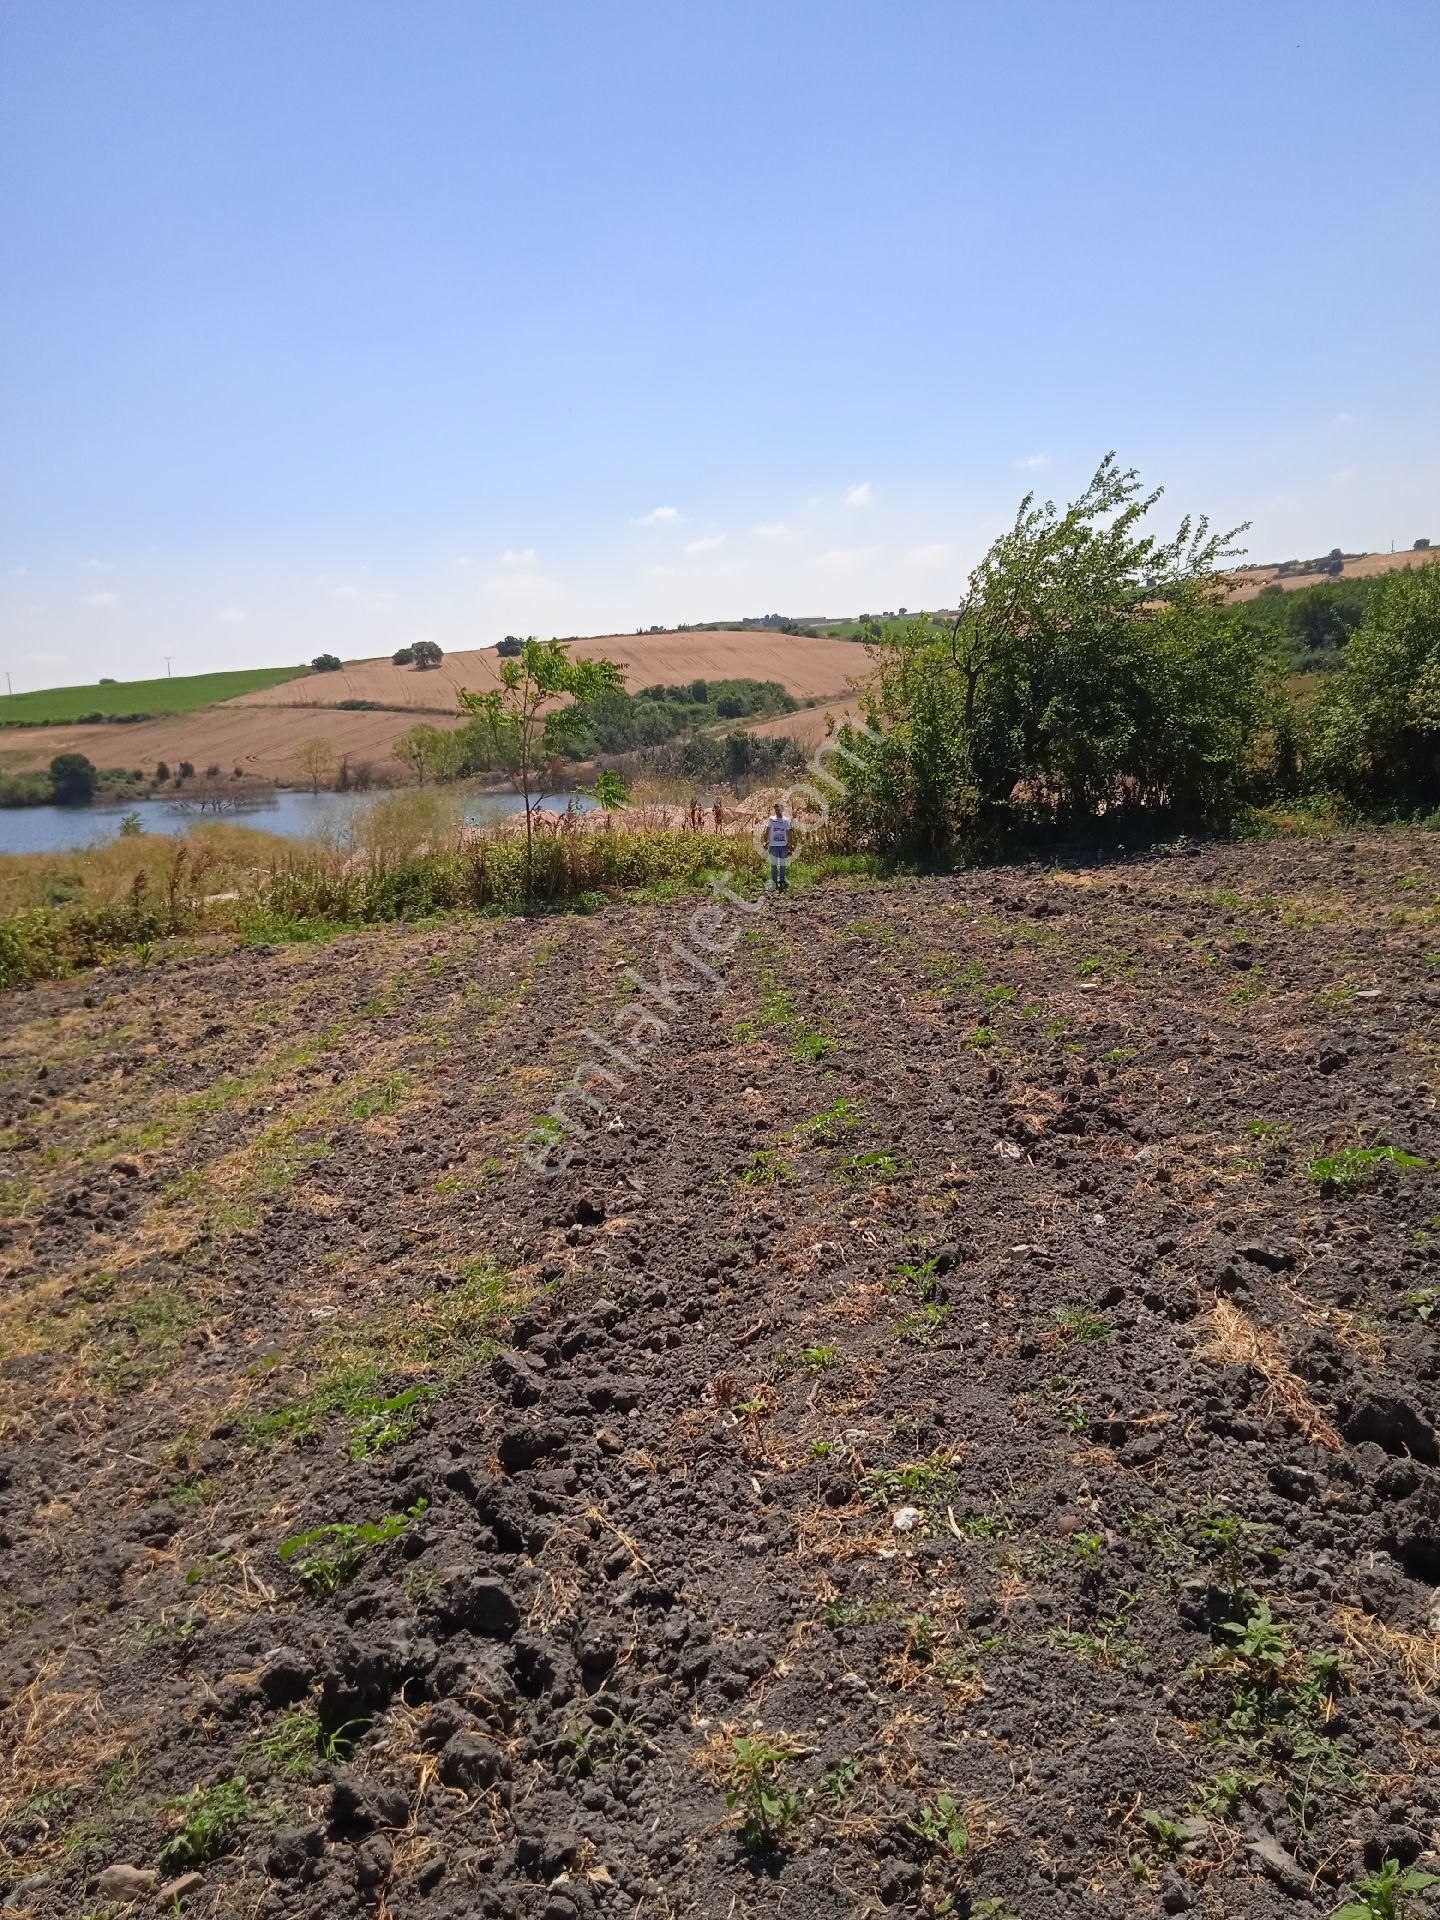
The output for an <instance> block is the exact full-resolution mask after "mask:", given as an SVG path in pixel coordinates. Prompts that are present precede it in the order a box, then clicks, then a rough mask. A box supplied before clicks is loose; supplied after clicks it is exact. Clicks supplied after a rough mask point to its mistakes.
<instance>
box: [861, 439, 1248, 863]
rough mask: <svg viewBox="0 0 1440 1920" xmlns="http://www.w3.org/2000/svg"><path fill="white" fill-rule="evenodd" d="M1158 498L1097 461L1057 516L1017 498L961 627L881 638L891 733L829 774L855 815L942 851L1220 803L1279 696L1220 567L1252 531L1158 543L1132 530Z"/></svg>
mask: <svg viewBox="0 0 1440 1920" xmlns="http://www.w3.org/2000/svg"><path fill="white" fill-rule="evenodd" d="M1160 497H1161V493H1160V490H1159V489H1157V490H1155V491H1153V492H1150V493H1145V492H1144V491H1143V489H1142V487H1141V483H1140V480H1139V477H1138V475H1137V474H1136V473H1135V472H1134V470H1133V469H1130V470H1123V469H1121V468H1120V467H1119V466H1118V465H1117V464H1116V460H1115V456H1114V454H1107V455H1106V457H1105V459H1104V460H1103V461H1102V462H1101V464H1100V466H1099V468H1098V469H1097V471H1096V473H1095V476H1094V478H1093V479H1092V480H1091V482H1090V484H1089V485H1088V486H1087V487H1086V488H1085V490H1084V492H1083V493H1082V494H1081V495H1080V497H1079V499H1078V500H1076V501H1075V502H1074V503H1073V504H1072V505H1071V506H1069V507H1068V508H1067V509H1066V510H1065V511H1064V512H1063V513H1062V512H1060V511H1059V510H1057V508H1056V507H1055V506H1054V504H1053V503H1052V502H1049V501H1047V502H1046V503H1045V505H1044V506H1037V505H1036V504H1035V496H1034V495H1033V494H1027V495H1026V496H1025V498H1024V500H1022V501H1021V503H1020V508H1019V511H1018V513H1017V514H1016V517H1015V521H1014V524H1013V526H1012V527H1011V528H1010V529H1009V530H1008V531H1007V532H1006V533H1004V534H1002V535H1001V537H1000V538H999V539H998V540H996V541H995V543H994V545H993V546H992V547H991V548H990V551H989V552H988V553H987V554H986V556H985V558H984V559H983V560H982V561H981V562H980V565H979V566H978V567H977V568H976V569H975V571H974V572H973V573H972V574H971V576H970V581H969V586H968V589H967V591H966V594H965V597H964V599H963V601H962V602H961V605H960V608H959V611H958V613H957V615H956V617H955V618H954V620H953V621H951V622H949V623H947V624H946V625H944V626H937V625H935V624H934V623H933V622H932V621H931V620H929V619H928V618H927V617H926V616H923V615H922V616H920V617H919V618H917V619H915V620H912V621H910V622H909V623H908V625H906V626H905V627H904V628H901V629H896V628H893V627H892V628H890V629H887V630H886V631H885V632H884V633H883V634H882V636H881V638H880V640H879V642H878V644H877V645H876V646H875V648H874V654H875V658H876V662H877V674H876V676H875V680H874V682H873V683H872V691H871V692H870V693H869V694H868V696H867V700H866V708H867V717H868V719H869V720H870V722H871V725H872V726H874V727H877V728H879V729H880V730H881V731H882V733H883V734H884V735H885V738H884V740H883V741H882V742H881V744H879V745H878V746H875V745H872V746H870V747H869V748H867V749H866V750H865V751H864V752H854V753H853V756H852V757H851V758H848V759H845V760H844V761H843V766H842V769H837V772H839V774H840V777H841V778H842V779H843V781H844V784H845V787H846V795H845V802H844V806H845V812H846V813H847V815H848V817H849V820H850V822H851V824H852V826H854V827H855V828H857V829H858V830H859V831H860V832H861V833H862V834H863V835H865V836H866V837H868V838H870V839H872V840H874V841H876V842H877V843H881V844H885V843H889V844H892V845H904V844H909V845H912V846H914V845H918V846H919V847H921V848H925V847H930V848H934V847H939V846H943V845H944V844H946V843H947V842H948V841H949V840H950V839H951V838H952V837H953V836H954V835H955V833H956V832H957V831H959V830H960V829H961V828H962V827H965V826H967V825H969V824H971V823H972V822H974V821H975V820H976V819H978V818H981V817H985V816H992V817H993V816H996V815H998V814H1001V813H1007V814H1011V815H1014V814H1017V813H1023V814H1026V815H1029V816H1031V817H1036V818H1044V819H1052V820H1071V821H1075V820H1084V819H1092V818H1094V817H1096V816H1097V815H1099V814H1101V813H1113V812H1114V811H1116V810H1117V809H1119V808H1125V807H1133V806H1151V807H1163V808H1167V809H1170V810H1172V811H1175V812H1178V813H1182V814H1186V815H1192V816H1199V817H1204V816H1210V815H1216V814H1222V813H1223V812H1224V811H1225V809H1226V807H1227V806H1228V805H1229V803H1230V802H1231V800H1232V799H1233V797H1234V795H1235V792H1236V790H1237V787H1238V784H1239V780H1240V777H1241V773H1242V770H1243V766H1244V761H1245V757H1246V754H1247V752H1248V750H1249V748H1250V745H1251V743H1252V741H1253V739H1254V737H1255V735H1256V733H1257V731H1258V729H1259V727H1260V725H1261V722H1262V720H1263V718H1264V717H1265V714H1266V711H1267V701H1268V698H1269V694H1270V686H1269V682H1268V678H1267V668H1268V664H1269V663H1268V657H1267V651H1266V648H1265V646H1264V644H1263V642H1262V641H1261V640H1260V639H1259V637H1258V636H1257V635H1256V634H1255V633H1254V632H1253V630H1251V629H1250V628H1249V627H1248V626H1246V625H1244V624H1243V623H1241V622H1238V621H1236V620H1234V619H1233V618H1231V617H1230V615H1229V613H1228V611H1227V609H1226V608H1225V606H1224V605H1223V602H1222V595H1221V589H1220V586H1219V583H1218V582H1217V580H1216V579H1215V577H1214V575H1215V569H1216V567H1217V565H1218V564H1219V562H1221V561H1222V560H1224V559H1227V558H1229V557H1230V556H1231V555H1233V554H1234V553H1236V552H1237V551H1239V549H1237V548H1236V547H1235V546H1234V545H1233V544H1232V543H1233V540H1234V538H1235V535H1236V534H1238V533H1240V532H1243V531H1244V529H1243V528H1236V529H1234V530H1233V532H1231V533H1226V534H1213V533H1211V531H1210V527H1209V523H1208V521H1206V520H1205V519H1203V518H1202V519H1200V520H1198V521H1196V520H1192V519H1191V518H1190V517H1189V516H1187V517H1186V518H1185V519H1184V520H1183V521H1182V522H1181V523H1180V526H1179V529H1178V530H1177V532H1176V533H1175V535H1174V537H1173V538H1172V539H1170V540H1168V541H1161V540H1160V539H1159V538H1158V537H1157V536H1156V535H1154V534H1148V533H1145V532H1144V531H1142V522H1143V521H1144V519H1145V517H1146V515H1147V514H1148V513H1149V512H1150V511H1151V509H1152V508H1153V507H1154V506H1155V504H1156V502H1157V501H1158V500H1159V499H1160ZM841 745H842V747H845V746H848V747H850V748H852V749H854V748H855V745H856V743H855V740H854V737H853V735H852V736H847V735H846V734H845V733H844V732H843V730H842V735H841Z"/></svg>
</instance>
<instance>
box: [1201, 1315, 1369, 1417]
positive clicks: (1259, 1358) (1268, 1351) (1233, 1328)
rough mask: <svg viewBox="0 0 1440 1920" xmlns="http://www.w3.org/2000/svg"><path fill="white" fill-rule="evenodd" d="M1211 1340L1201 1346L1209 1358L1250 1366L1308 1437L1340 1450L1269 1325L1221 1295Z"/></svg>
mask: <svg viewBox="0 0 1440 1920" xmlns="http://www.w3.org/2000/svg"><path fill="white" fill-rule="evenodd" d="M1210 1335H1211V1337H1210V1340H1209V1342H1208V1343H1207V1344H1206V1345H1205V1346H1204V1347H1203V1348H1202V1349H1201V1352H1202V1353H1203V1355H1204V1357H1205V1358H1206V1359H1209V1360H1220V1361H1223V1362H1224V1363H1225V1364H1226V1365H1227V1366H1232V1367H1249V1368H1250V1369H1251V1370H1252V1371H1253V1372H1255V1373H1258V1374H1259V1375H1260V1376H1261V1378H1262V1379H1263V1380H1264V1382H1265V1387H1266V1398H1267V1400H1268V1401H1269V1402H1271V1403H1272V1404H1273V1405H1275V1406H1278V1407H1279V1408H1280V1409H1281V1410H1282V1411H1283V1412H1285V1413H1286V1414H1288V1415H1289V1417H1290V1418H1291V1419H1292V1420H1293V1421H1294V1422H1295V1424H1296V1426H1297V1427H1299V1429H1300V1431H1301V1432H1302V1433H1303V1434H1304V1435H1305V1437H1306V1439H1307V1440H1313V1441H1314V1442H1315V1443H1316V1445H1317V1446H1322V1447H1328V1448H1329V1449H1330V1451H1331V1452H1332V1453H1339V1452H1340V1450H1341V1440H1340V1436H1339V1434H1338V1433H1337V1432H1336V1431H1335V1429H1334V1427H1332V1426H1331V1424H1330V1422H1329V1421H1328V1420H1327V1419H1326V1418H1325V1416H1324V1414H1323V1413H1322V1412H1321V1411H1320V1409H1319V1408H1318V1407H1317V1406H1316V1405H1315V1402H1314V1401H1313V1400H1312V1399H1311V1398H1310V1395H1309V1394H1308V1393H1307V1392H1306V1390H1305V1383H1304V1381H1303V1380H1301V1378H1300V1377H1299V1375H1298V1374H1296V1373H1295V1372H1294V1371H1293V1370H1292V1369H1291V1366H1290V1362H1289V1359H1288V1358H1287V1356H1286V1353H1285V1349H1284V1347H1283V1346H1282V1344H1281V1342H1280V1339H1279V1337H1278V1336H1277V1335H1276V1334H1274V1333H1271V1332H1270V1330H1269V1329H1268V1328H1267V1327H1257V1326H1256V1324H1255V1322H1254V1321H1253V1320H1252V1319H1251V1318H1250V1316H1249V1314H1248V1313H1246V1312H1245V1311H1244V1309H1243V1308H1241V1307H1237V1306H1236V1304H1235V1302H1234V1301H1233V1300H1231V1299H1228V1298H1227V1297H1226V1296H1225V1295H1223V1294H1222V1295H1220V1296H1219V1297H1218V1298H1217V1299H1216V1302H1215V1306H1214V1308H1213V1310H1212V1312H1211V1314H1210Z"/></svg>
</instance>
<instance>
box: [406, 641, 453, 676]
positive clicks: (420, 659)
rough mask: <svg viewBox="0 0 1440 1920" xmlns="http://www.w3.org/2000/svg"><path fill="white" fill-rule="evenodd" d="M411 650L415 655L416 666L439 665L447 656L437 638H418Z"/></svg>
mask: <svg viewBox="0 0 1440 1920" xmlns="http://www.w3.org/2000/svg"><path fill="white" fill-rule="evenodd" d="M410 651H411V653H412V654H413V655H414V657H415V664H416V666H417V667H420V668H422V669H428V668H430V667H438V666H439V664H440V662H441V661H442V660H443V659H444V658H445V655H444V654H443V653H442V652H441V650H440V646H439V643H438V641H435V640H417V641H416V642H415V644H414V646H413V647H412V648H411V649H410Z"/></svg>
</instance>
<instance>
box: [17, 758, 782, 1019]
mask: <svg viewBox="0 0 1440 1920" xmlns="http://www.w3.org/2000/svg"><path fill="white" fill-rule="evenodd" d="M720 870H726V871H728V872H729V873H730V874H731V875H732V876H734V875H738V876H749V877H751V878H754V877H757V876H758V875H759V874H760V873H761V865H760V859H759V856H758V854H757V853H756V852H755V849H754V847H753V845H752V844H751V842H750V841H749V840H748V839H745V838H731V837H729V836H717V835H716V834H713V833H702V832H693V831H691V830H689V829H688V828H675V827H651V826H642V825H638V824H634V823H631V822H628V821H623V820H622V821H620V822H616V823H612V824H610V825H606V824H604V823H600V824H593V825H582V824H581V822H580V821H579V820H576V819H571V818H569V817H561V818H560V819H558V820H555V819H554V818H553V816H552V817H551V818H550V819H549V820H547V821H546V822H544V823H543V824H542V825H541V826H540V827H539V828H538V829H537V832H536V836H535V843H534V855H533V868H532V870H531V872H530V874H529V875H528V881H529V884H528V886H527V872H526V853H525V841H524V837H523V835H522V834H519V833H517V832H516V831H514V830H513V828H498V829H491V830H489V831H486V832H476V831H474V830H472V829H469V828H467V827H466V826H465V824H464V822H463V820H462V818H461V815H460V809H459V804H458V802H457V801H456V800H454V799H453V797H451V796H449V795H445V794H441V793H435V792H426V791H423V790H421V791H418V792H417V791H410V792H402V793H397V794H392V795H388V796H386V797H385V798H384V799H382V800H380V801H378V802H377V803H376V804H375V805H374V806H373V807H370V808H367V809H366V810H365V811H364V812H363V813H362V814H360V815H359V816H358V817H357V818H356V819H355V820H354V821H353V822H352V823H347V826H346V828H345V829H344V831H343V832H340V833H337V834H334V835H332V836H329V837H322V838H316V839H312V840H309V841H294V840H283V839H279V838H278V837H276V836H275V835H273V834H264V833H256V832H254V831H253V830H251V829H250V828H246V827H234V826H229V825H226V824H224V823H211V824H207V825H203V826H197V827H193V828H191V830H190V832H189V833H188V834H187V835H186V836H185V838H184V839H183V840H178V841H177V840H174V839H171V838H169V837H167V836H161V835H149V834H136V835H132V836H129V837H127V838H122V839H118V840H114V841H111V842H109V843H108V844H107V845H105V846H103V847H92V848H85V849H82V850H80V851H79V852H76V853H71V854H65V855H59V856H57V855H45V854H31V855H16V856H11V857H9V858H8V859H5V858H0V987H7V986H18V985H22V984H24V983H25V982H27V981H33V980H45V979H54V978H57V977H59V976H61V975H63V974H67V973H72V972H75V971H76V970H78V969H80V968H82V967H88V966H94V965H96V964H98V963H100V962H102V961H104V960H107V959H112V958H115V957H117V956H118V955H120V954H123V953H125V952H127V951H129V952H134V953H136V955H137V957H138V958H141V959H143V960H148V959H149V957H150V952H149V949H150V947H151V945H152V944H153V943H154V942H155V941H156V940H159V939H163V938H165V937H167V936H169V935H172V934H180V933H223V932H238V933H239V934H240V935H241V936H242V937H243V938H245V939H248V940H251V941H271V940H294V939H313V938H326V937H328V936H329V935H330V934H332V933H334V932H336V931H338V930H341V929H343V928H345V927H354V926H363V925H366V924H368V923H371V922H375V921H384V920H419V919H426V918H429V917H431V916H432V915H436V914H446V913H456V912H465V911H471V912H511V911H517V910H519V909H521V908H523V907H526V906H540V907H547V906H556V905H562V904H567V903H568V904H574V905H579V906H581V907H591V906H599V905H600V904H602V903H603V901H604V900H605V899H606V898H607V897H608V896H610V895H613V894H615V893H618V892H624V891H632V890H636V889H639V890H642V891H644V892H647V893H649V894H651V895H652V896H655V897H661V898H668V897H671V896H673V895H675V894H679V893H683V892H687V891H691V890H696V889H700V888H703V887H704V886H706V885H707V884H708V879H709V876H710V875H711V874H713V873H715V872H717V871H720Z"/></svg>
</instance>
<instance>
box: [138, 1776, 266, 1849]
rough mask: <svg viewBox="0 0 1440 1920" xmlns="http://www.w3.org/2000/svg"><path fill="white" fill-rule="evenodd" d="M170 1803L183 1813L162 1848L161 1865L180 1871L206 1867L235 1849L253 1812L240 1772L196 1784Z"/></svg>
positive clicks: (247, 1789) (248, 1792)
mask: <svg viewBox="0 0 1440 1920" xmlns="http://www.w3.org/2000/svg"><path fill="white" fill-rule="evenodd" d="M170 1804H171V1806H172V1807H175V1808H177V1809H178V1810H179V1812H180V1813H181V1815H182V1816H183V1817H182V1819H181V1822H180V1825H179V1826H178V1827H177V1828H176V1830H175V1832H174V1833H172V1834H171V1836H170V1838H169V1839H168V1840H167V1841H166V1843H165V1845H164V1846H163V1847H162V1848H161V1849H160V1865H161V1866H162V1867H163V1868H165V1869H167V1870H171V1869H173V1870H175V1871H177V1872H178V1871H181V1870H183V1869H185V1868H187V1867H203V1866H204V1865H205V1864H206V1863H207V1862H208V1861H211V1860H218V1859H220V1858H221V1857H222V1855H224V1854H227V1853H231V1852H233V1851H234V1848H235V1842H236V1841H237V1840H238V1838H239V1836H240V1831H241V1829H242V1827H244V1825H245V1824H246V1822H247V1821H248V1820H249V1819H250V1817H251V1815H252V1813H253V1805H252V1801H251V1798H250V1788H249V1785H248V1783H247V1782H246V1780H245V1779H244V1777H243V1775H241V1774H236V1775H235V1776H234V1777H233V1778H232V1779H229V1780H222V1781H220V1782H218V1783H217V1784H216V1785H215V1786H213V1787H195V1788H194V1789H192V1791H191V1792H190V1793H188V1794H187V1795H186V1796H185V1797H184V1798H183V1799H180V1800H172V1801H171V1802H170Z"/></svg>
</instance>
